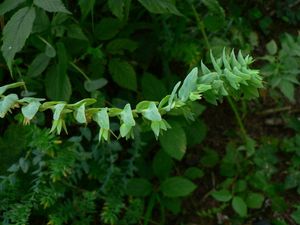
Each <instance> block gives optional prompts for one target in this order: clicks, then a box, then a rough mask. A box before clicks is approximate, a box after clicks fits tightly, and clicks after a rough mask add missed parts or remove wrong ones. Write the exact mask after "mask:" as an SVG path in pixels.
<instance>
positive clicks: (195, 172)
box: [184, 167, 204, 180]
mask: <svg viewBox="0 0 300 225" xmlns="http://www.w3.org/2000/svg"><path fill="white" fill-rule="evenodd" d="M184 176H185V177H186V178H188V179H191V180H195V179H199V178H201V177H203V176H204V172H203V170H201V169H199V168H197V167H189V168H188V169H187V170H186V171H185V172H184Z"/></svg>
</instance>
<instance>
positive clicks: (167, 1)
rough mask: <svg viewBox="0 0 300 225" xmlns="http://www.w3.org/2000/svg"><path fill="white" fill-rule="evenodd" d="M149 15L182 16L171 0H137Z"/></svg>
mask: <svg viewBox="0 0 300 225" xmlns="http://www.w3.org/2000/svg"><path fill="white" fill-rule="evenodd" d="M138 1H139V2H140V3H141V4H142V5H143V6H144V7H145V8H146V9H147V10H148V11H149V12H151V13H158V14H164V13H171V14H175V15H177V16H182V14H181V13H180V12H179V11H178V9H177V8H176V6H175V4H174V3H173V2H172V1H171V0H138Z"/></svg>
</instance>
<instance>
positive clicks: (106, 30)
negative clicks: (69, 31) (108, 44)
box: [95, 17, 122, 41]
mask: <svg viewBox="0 0 300 225" xmlns="http://www.w3.org/2000/svg"><path fill="white" fill-rule="evenodd" d="M121 27H122V23H121V21H120V20H118V19H115V18H109V17H107V18H103V19H102V20H101V21H100V22H99V23H98V24H97V25H96V26H95V37H96V38H97V39H98V40H101V41H103V40H109V39H112V38H113V37H114V36H116V34H117V33H118V32H119V30H120V29H121Z"/></svg>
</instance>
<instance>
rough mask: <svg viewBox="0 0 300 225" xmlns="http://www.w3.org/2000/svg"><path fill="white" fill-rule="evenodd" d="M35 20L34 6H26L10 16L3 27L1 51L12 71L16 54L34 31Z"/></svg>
mask: <svg viewBox="0 0 300 225" xmlns="http://www.w3.org/2000/svg"><path fill="white" fill-rule="evenodd" d="M34 20H35V10H34V8H33V7H24V8H22V9H20V10H18V11H17V12H16V13H15V14H14V15H13V16H12V17H11V18H10V20H9V21H8V23H7V24H6V25H5V27H4V29H3V33H2V34H3V45H2V47H1V51H2V53H3V57H4V58H5V60H6V63H7V65H8V68H9V70H10V72H11V73H12V62H13V59H14V57H15V54H16V53H17V52H19V51H20V50H21V49H22V48H23V46H24V45H25V42H26V40H27V38H28V37H29V35H30V33H31V31H32V26H33V22H34Z"/></svg>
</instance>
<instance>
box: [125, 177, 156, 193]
mask: <svg viewBox="0 0 300 225" xmlns="http://www.w3.org/2000/svg"><path fill="white" fill-rule="evenodd" d="M152 189H153V187H152V184H151V183H150V182H149V181H148V180H146V179H143V178H132V179H130V180H129V182H128V184H127V188H126V193H127V194H128V195H131V196H134V197H146V196H148V195H149V194H150V193H151V192H152Z"/></svg>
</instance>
